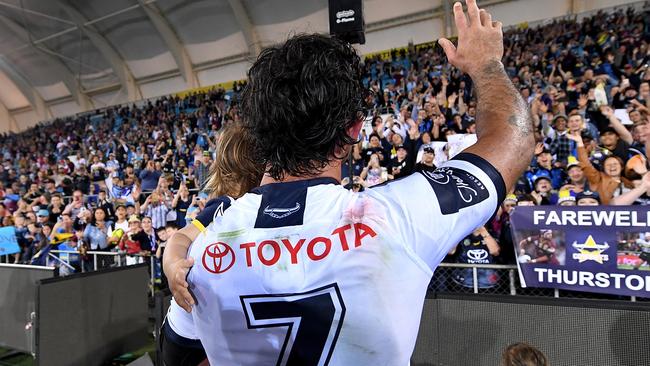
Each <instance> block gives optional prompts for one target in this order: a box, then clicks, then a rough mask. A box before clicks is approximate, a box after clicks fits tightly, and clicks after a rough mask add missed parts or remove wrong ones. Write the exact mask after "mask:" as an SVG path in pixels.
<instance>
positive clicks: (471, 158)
mask: <svg viewBox="0 0 650 366" xmlns="http://www.w3.org/2000/svg"><path fill="white" fill-rule="evenodd" d="M451 160H462V161H466V162H468V163H470V164H473V165H475V166H476V167H477V168H479V169H481V170H482V171H483V172H484V173H485V174H487V175H488V177H490V179H491V180H492V183H494V187H495V188H496V190H497V199H498V201H497V205H500V204H501V202H503V200H505V199H506V183H505V182H504V180H503V176H502V175H501V173H499V171H498V170H497V169H496V168H495V167H494V166H493V165H492V164H490V163H489V162H488V161H487V160H485V159H483V158H482V157H480V156H478V155H475V154H472V153H467V152H462V153H460V154H458V155H456V156H454V158H453V159H451Z"/></svg>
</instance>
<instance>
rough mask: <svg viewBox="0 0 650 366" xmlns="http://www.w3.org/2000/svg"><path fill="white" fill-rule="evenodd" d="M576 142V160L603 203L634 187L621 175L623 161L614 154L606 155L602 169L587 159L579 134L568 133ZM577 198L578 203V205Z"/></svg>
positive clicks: (607, 202)
mask: <svg viewBox="0 0 650 366" xmlns="http://www.w3.org/2000/svg"><path fill="white" fill-rule="evenodd" d="M569 136H570V138H571V139H573V140H574V141H576V143H577V144H578V160H579V161H580V164H581V166H582V167H583V169H584V172H585V175H586V176H587V180H588V181H589V186H590V188H591V189H592V190H593V191H596V192H598V194H599V196H600V199H601V200H602V201H603V204H609V201H610V200H611V199H612V198H613V197H614V196H620V195H622V194H624V193H626V192H628V191H629V190H630V189H632V188H634V185H633V184H632V182H630V181H629V180H628V179H627V178H625V177H623V176H622V173H623V168H624V165H623V161H622V160H621V159H620V158H619V157H618V156H615V155H610V156H607V157H606V158H605V160H604V162H603V171H602V172H600V171H598V170H596V168H594V166H593V165H592V164H591V162H590V161H589V159H588V158H587V152H586V150H585V147H584V144H583V142H582V137H581V136H579V135H569ZM579 201H580V200H579V199H578V205H579Z"/></svg>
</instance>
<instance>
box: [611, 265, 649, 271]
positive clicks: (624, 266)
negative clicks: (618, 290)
mask: <svg viewBox="0 0 650 366" xmlns="http://www.w3.org/2000/svg"><path fill="white" fill-rule="evenodd" d="M618 269H629V270H633V269H634V266H631V265H629V264H619V265H618ZM639 271H650V266H643V267H640V268H639Z"/></svg>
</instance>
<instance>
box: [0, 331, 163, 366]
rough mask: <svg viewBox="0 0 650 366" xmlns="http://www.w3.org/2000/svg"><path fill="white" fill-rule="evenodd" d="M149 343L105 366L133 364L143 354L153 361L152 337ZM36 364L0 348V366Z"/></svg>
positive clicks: (20, 355) (154, 348)
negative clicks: (147, 354) (146, 354)
mask: <svg viewBox="0 0 650 366" xmlns="http://www.w3.org/2000/svg"><path fill="white" fill-rule="evenodd" d="M149 338H150V339H149V343H147V345H146V346H144V347H142V348H140V349H138V350H135V351H133V352H132V353H126V354H124V355H121V356H120V357H117V358H115V359H114V360H113V361H112V362H110V363H107V364H106V365H107V366H121V365H127V364H129V363H130V362H133V361H134V360H136V359H137V358H139V357H141V356H142V355H144V354H145V353H149V357H151V360H152V361H153V360H154V359H155V357H156V345H155V343H154V339H153V336H150V337H149ZM35 364H36V362H35V361H34V359H33V358H32V355H29V354H26V353H17V354H16V353H14V352H13V351H11V350H9V349H6V348H2V347H0V366H32V365H35Z"/></svg>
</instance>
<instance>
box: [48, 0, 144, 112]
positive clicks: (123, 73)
mask: <svg viewBox="0 0 650 366" xmlns="http://www.w3.org/2000/svg"><path fill="white" fill-rule="evenodd" d="M58 4H59V5H60V6H61V7H62V8H63V10H65V11H66V13H68V15H70V18H71V19H72V20H73V21H74V22H75V23H77V27H79V29H80V30H81V31H82V32H83V33H84V35H85V36H86V37H88V39H89V40H90V42H91V43H92V44H93V45H94V46H95V47H96V48H97V50H99V52H100V53H101V54H102V56H104V58H105V59H106V61H108V63H109V64H110V65H111V67H112V68H113V71H114V72H115V75H117V78H118V79H119V80H120V82H121V83H122V88H124V89H126V94H127V98H128V100H129V101H135V100H139V99H142V92H141V91H140V88H139V87H138V84H137V83H136V82H135V77H133V73H132V72H131V69H129V66H128V65H127V64H126V62H125V61H124V59H123V58H122V56H120V54H119V53H118V52H117V51H116V50H115V48H113V46H112V45H111V44H110V42H108V40H107V39H106V38H105V37H104V36H103V35H101V34H100V33H99V32H97V31H96V30H95V29H94V28H93V27H92V26H90V25H86V23H87V22H88V20H87V19H86V17H85V16H84V15H83V14H81V12H79V10H77V9H75V8H74V7H73V6H72V5H70V4H69V3H68V1H61V2H59V3H58Z"/></svg>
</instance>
